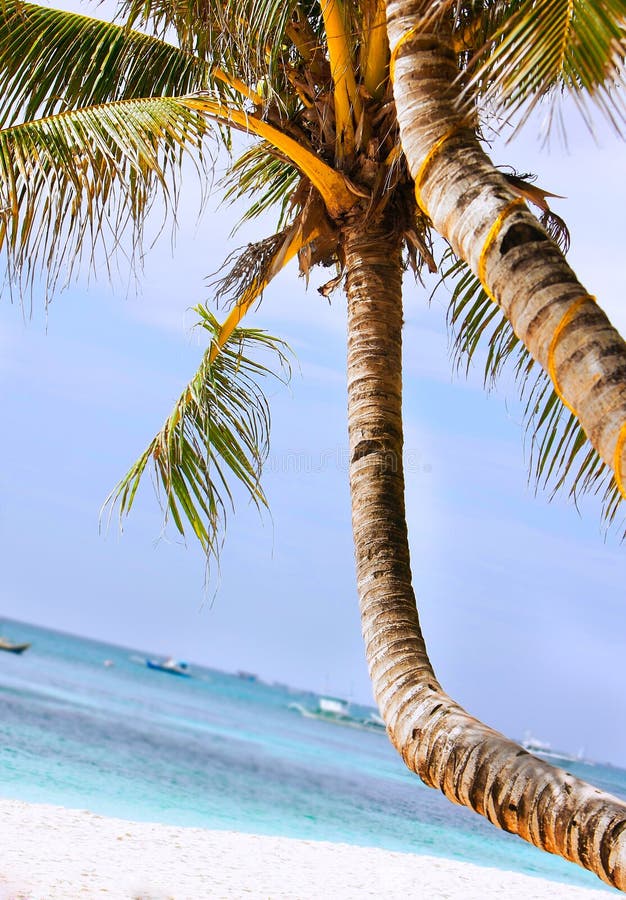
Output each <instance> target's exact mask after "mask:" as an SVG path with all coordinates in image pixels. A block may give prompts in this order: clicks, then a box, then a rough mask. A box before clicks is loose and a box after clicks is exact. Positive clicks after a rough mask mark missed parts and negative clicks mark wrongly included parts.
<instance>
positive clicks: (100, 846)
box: [0, 798, 610, 900]
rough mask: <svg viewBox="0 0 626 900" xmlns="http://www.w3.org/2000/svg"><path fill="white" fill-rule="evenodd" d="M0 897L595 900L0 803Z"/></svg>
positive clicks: (458, 872)
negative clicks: (246, 896) (497, 899)
mask: <svg viewBox="0 0 626 900" xmlns="http://www.w3.org/2000/svg"><path fill="white" fill-rule="evenodd" d="M0 847H1V848H2V853H1V854H0V900H74V898H79V897H80V898H81V900H92V898H93V900H95V898H102V897H107V896H108V897H110V898H114V900H209V898H211V900H212V898H235V897H242V896H245V895H248V896H250V897H253V898H257V897H258V898H261V897H262V898H272V900H273V898H277V900H278V898H281V900H282V898H290V900H294V898H320V900H322V898H324V900H326V898H328V897H354V898H361V897H379V898H380V897H385V898H398V900H399V898H406V897H417V898H424V900H443V898H446V900H489V898H494V900H495V898H502V900H505V898H506V900H554V898H555V897H558V898H559V900H561V898H563V900H602V898H606V897H608V896H610V894H609V893H608V892H607V891H606V890H604V889H603V888H602V886H601V882H598V889H597V890H596V889H593V888H592V889H588V888H583V887H574V886H570V885H566V884H562V883H560V882H555V881H548V880H546V879H542V878H535V877H533V876H531V875H522V874H520V873H517V872H508V871H503V870H500V869H493V868H482V867H481V866H478V865H476V864H474V863H469V862H460V861H458V860H450V859H445V858H442V857H433V856H420V855H416V854H409V853H399V852H396V851H389V850H380V849H377V848H370V847H359V846H352V845H348V844H331V843H327V842H318V841H311V840H300V839H295V838H284V837H268V836H262V835H253V834H245V833H241V832H233V831H209V830H205V829H201V828H185V827H176V826H171V825H160V824H156V823H146V822H130V821H126V820H124V819H114V818H107V817H105V816H101V815H97V814H95V813H91V812H88V811H87V810H84V809H82V810H75V809H66V808H64V807H58V806H50V805H44V804H35V803H25V802H23V801H20V800H7V799H2V798H0Z"/></svg>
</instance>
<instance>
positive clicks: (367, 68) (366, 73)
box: [362, 0, 389, 100]
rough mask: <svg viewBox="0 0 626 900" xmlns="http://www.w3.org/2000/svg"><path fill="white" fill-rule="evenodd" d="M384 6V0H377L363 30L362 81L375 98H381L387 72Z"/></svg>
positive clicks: (387, 42) (387, 51) (387, 49)
mask: <svg viewBox="0 0 626 900" xmlns="http://www.w3.org/2000/svg"><path fill="white" fill-rule="evenodd" d="M386 7H387V4H386V3H385V0H377V3H376V9H375V11H374V15H373V16H372V17H371V20H370V22H369V23H368V25H367V27H366V32H365V48H364V57H365V58H364V60H363V62H362V69H363V82H364V84H365V87H366V89H367V92H368V94H370V96H371V97H374V99H375V100H380V99H381V98H382V96H383V94H384V92H385V81H386V79H387V76H388V74H389V69H388V66H389V41H388V39H387V19H386Z"/></svg>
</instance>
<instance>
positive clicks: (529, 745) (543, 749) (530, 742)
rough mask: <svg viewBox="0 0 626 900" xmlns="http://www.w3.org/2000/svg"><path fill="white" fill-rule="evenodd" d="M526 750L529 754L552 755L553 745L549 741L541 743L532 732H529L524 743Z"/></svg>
mask: <svg viewBox="0 0 626 900" xmlns="http://www.w3.org/2000/svg"><path fill="white" fill-rule="evenodd" d="M522 747H523V748H524V750H528V752H529V753H546V754H547V753H552V745H551V744H549V743H548V742H547V741H540V740H539V738H536V737H533V736H532V734H531V733H530V731H527V732H526V734H525V735H524V740H523V741H522Z"/></svg>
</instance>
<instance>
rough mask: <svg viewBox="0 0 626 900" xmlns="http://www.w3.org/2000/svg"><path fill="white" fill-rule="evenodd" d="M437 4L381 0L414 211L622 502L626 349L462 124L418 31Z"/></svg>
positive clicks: (440, 46)
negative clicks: (575, 425)
mask: <svg viewBox="0 0 626 900" xmlns="http://www.w3.org/2000/svg"><path fill="white" fill-rule="evenodd" d="M432 6H433V4H432V2H425V0H388V2H387V30H388V35H389V43H390V46H391V51H392V59H393V62H394V65H393V73H392V74H393V79H394V85H393V88H394V98H395V102H396V107H397V114H398V121H399V124H400V135H401V140H402V147H403V150H404V153H405V155H406V158H407V160H408V164H409V168H410V170H411V174H412V175H413V178H414V179H415V182H416V196H417V199H418V203H419V204H420V205H421V206H422V208H423V209H424V210H425V211H427V213H428V215H429V216H430V218H431V220H432V222H433V225H434V227H435V228H436V229H437V231H439V232H440V234H442V235H443V236H444V237H445V238H446V239H447V240H448V241H449V242H450V244H451V246H452V247H453V249H454V251H455V253H456V254H457V255H458V256H460V257H461V258H462V259H464V260H465V262H467V263H468V264H469V266H470V267H471V269H472V271H473V272H474V273H475V274H476V275H478V277H479V278H480V279H481V281H482V282H483V285H484V286H485V288H486V289H487V291H488V292H489V294H490V295H491V296H492V298H493V299H495V300H496V302H497V303H498V304H499V305H500V306H501V308H502V310H503V312H504V313H505V315H506V316H507V317H508V319H509V320H510V322H511V324H512V326H513V329H514V331H515V333H516V334H517V336H518V337H519V338H520V339H521V340H522V341H523V342H524V344H525V345H526V347H527V348H528V350H529V351H530V353H531V355H532V356H533V357H534V358H535V359H536V360H537V361H538V362H539V363H540V364H541V365H542V366H543V368H544V369H545V370H546V371H547V372H548V373H549V374H550V376H551V378H552V380H553V382H554V384H555V387H556V390H557V393H559V395H560V396H561V398H562V399H563V400H564V402H565V404H566V405H567V406H568V407H569V408H570V409H571V410H573V411H574V412H575V413H576V415H577V416H578V418H579V420H580V422H581V424H582V426H583V428H584V429H585V431H586V433H587V435H588V437H589V439H590V441H591V443H592V444H593V445H594V447H595V448H596V450H597V451H598V453H599V454H600V456H601V457H602V459H603V460H604V461H605V462H606V463H607V464H608V465H609V466H610V467H611V468H612V469H613V471H614V472H615V473H616V479H617V483H618V485H619V487H620V490H621V492H622V494H623V495H624V496H625V497H626V343H624V341H623V340H622V338H621V337H620V335H619V334H618V332H617V331H616V330H615V329H614V328H613V327H612V325H611V323H610V322H609V320H608V318H607V317H606V315H605V314H604V313H603V312H602V310H601V309H600V308H599V307H598V306H597V304H596V303H594V299H593V298H591V297H590V296H589V295H588V294H587V291H586V290H585V288H584V287H583V286H582V285H581V284H580V282H579V281H578V280H577V278H576V276H575V274H574V272H573V271H572V270H571V269H570V268H569V266H568V265H567V263H566V262H565V259H564V257H563V255H562V253H561V252H560V251H559V249H558V248H557V247H556V246H555V245H554V244H553V243H552V242H550V241H549V240H548V238H547V236H546V234H545V232H544V231H543V229H542V228H541V227H540V226H539V225H538V222H537V220H536V219H535V217H534V216H533V215H532V214H531V213H530V212H529V211H528V210H527V209H526V207H525V206H523V205H520V204H519V202H518V203H517V204H515V203H514V201H515V200H516V195H515V194H514V193H513V192H512V191H511V188H510V186H509V184H508V183H507V181H506V179H505V178H504V177H503V176H502V174H501V173H500V172H498V171H497V169H495V168H494V166H493V164H492V163H491V161H490V159H489V158H488V157H487V155H486V154H485V153H484V152H483V150H482V148H481V146H480V144H479V143H478V141H477V140H476V138H475V136H474V131H473V129H471V128H468V127H462V121H461V120H460V118H459V113H458V110H457V108H456V106H455V100H456V98H457V88H456V87H455V86H454V84H455V79H456V78H457V77H458V75H459V70H458V66H457V62H456V56H455V54H454V52H453V51H452V50H451V49H450V48H449V47H448V46H447V44H446V42H445V40H444V39H443V37H442V34H441V32H437V33H436V34H435V33H426V32H425V31H417V30H416V29H415V26H416V23H418V22H419V21H420V19H421V18H422V17H423V16H424V13H425V11H426V12H427V11H428V8H429V7H432ZM512 204H513V205H512Z"/></svg>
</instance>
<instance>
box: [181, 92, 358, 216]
mask: <svg viewBox="0 0 626 900" xmlns="http://www.w3.org/2000/svg"><path fill="white" fill-rule="evenodd" d="M179 102H181V103H183V104H184V105H185V106H187V107H188V108H189V109H197V110H198V111H200V112H204V113H206V114H207V115H208V116H211V117H212V118H214V119H217V120H218V121H220V122H224V124H227V125H232V126H233V127H234V128H238V129H240V130H241V131H247V132H252V134H256V135H258V137H261V138H263V139H264V140H266V141H267V142H268V143H270V144H271V145H272V146H273V147H275V148H276V150H279V151H280V152H281V153H282V154H284V155H285V156H287V157H288V158H289V159H290V160H291V162H292V163H293V164H294V166H297V168H298V169H300V171H301V172H302V173H303V174H304V175H306V177H307V178H308V179H309V180H310V181H311V183H312V184H313V185H314V186H315V187H316V188H317V190H318V191H319V193H320V195H321V197H322V199H323V201H324V203H325V205H326V209H327V210H328V212H329V213H330V215H331V216H333V217H338V216H341V215H342V214H343V213H345V212H347V211H348V210H349V209H352V207H353V206H354V204H355V203H356V201H357V198H356V196H355V195H354V193H353V192H352V191H350V189H349V187H348V184H347V182H346V179H345V178H344V177H343V175H342V174H341V173H340V172H337V171H335V169H333V168H331V167H330V166H329V165H327V164H326V163H325V162H323V161H322V160H321V159H320V158H319V156H317V154H315V153H313V151H312V150H308V149H307V148H306V147H303V146H302V144H299V143H298V141H296V140H294V138H292V137H290V136H289V135H287V134H284V132H282V131H280V130H279V129H278V128H275V127H274V126H273V125H270V124H268V123H267V122H264V121H263V120H262V119H257V118H256V116H252V115H248V114H247V113H245V112H244V111H243V110H240V109H233V108H232V107H230V106H226V105H225V104H224V103H220V102H219V101H217V100H212V99H211V98H209V97H199V96H191V97H182V98H181V99H180V101H179Z"/></svg>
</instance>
